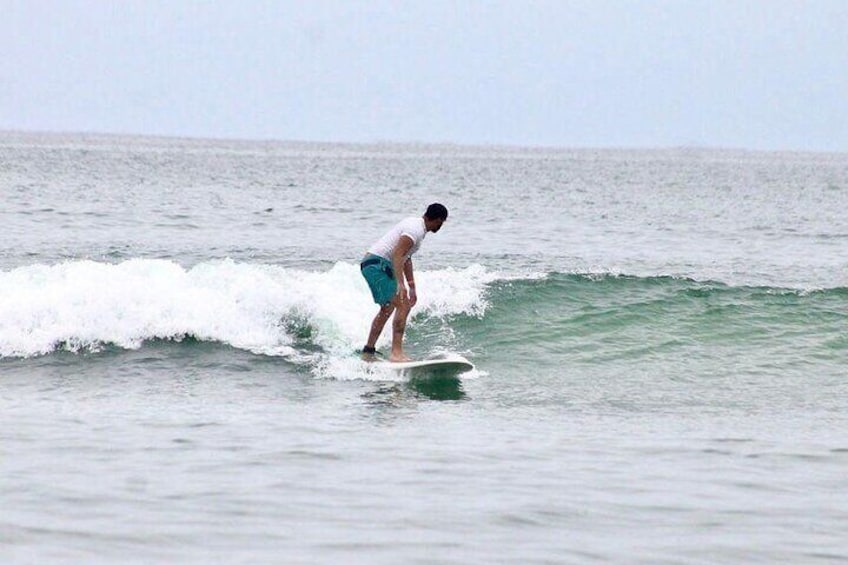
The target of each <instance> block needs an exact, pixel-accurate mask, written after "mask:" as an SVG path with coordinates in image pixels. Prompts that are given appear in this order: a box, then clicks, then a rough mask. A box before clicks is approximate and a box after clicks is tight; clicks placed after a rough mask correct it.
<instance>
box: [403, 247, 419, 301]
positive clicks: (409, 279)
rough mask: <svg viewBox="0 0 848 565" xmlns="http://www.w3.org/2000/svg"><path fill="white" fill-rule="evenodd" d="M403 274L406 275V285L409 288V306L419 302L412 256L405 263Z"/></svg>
mask: <svg viewBox="0 0 848 565" xmlns="http://www.w3.org/2000/svg"><path fill="white" fill-rule="evenodd" d="M403 276H404V277H406V286H407V287H408V288H409V306H410V307H412V306H415V303H416V302H418V293H417V292H416V291H415V273H414V272H413V270H412V258H411V257H410V258H409V259H407V260H406V263H404V264H403Z"/></svg>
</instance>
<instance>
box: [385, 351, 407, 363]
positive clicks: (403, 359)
mask: <svg viewBox="0 0 848 565" xmlns="http://www.w3.org/2000/svg"><path fill="white" fill-rule="evenodd" d="M389 361H391V362H392V363H404V362H406V361H412V358H411V357H407V356H406V355H404V354H403V353H401V354H399V355H395V354H394V353H392V354H391V355H389Z"/></svg>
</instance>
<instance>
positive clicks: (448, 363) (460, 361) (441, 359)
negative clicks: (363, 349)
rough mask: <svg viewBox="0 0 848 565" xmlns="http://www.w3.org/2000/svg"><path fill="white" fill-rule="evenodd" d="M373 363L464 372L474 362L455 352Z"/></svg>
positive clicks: (399, 369) (400, 369) (386, 365)
mask: <svg viewBox="0 0 848 565" xmlns="http://www.w3.org/2000/svg"><path fill="white" fill-rule="evenodd" d="M374 363H376V364H377V365H378V366H379V367H381V368H382V367H386V368H388V369H393V370H395V371H409V370H412V369H433V370H445V371H453V372H457V373H465V372H466V371H470V370H472V369H473V368H474V364H473V363H472V362H471V361H469V360H468V359H466V358H465V357H463V356H462V355H457V354H455V353H450V354H446V355H439V356H437V357H430V358H428V359H418V360H413V361H401V362H397V363H395V362H392V361H383V360H380V361H375V362H374Z"/></svg>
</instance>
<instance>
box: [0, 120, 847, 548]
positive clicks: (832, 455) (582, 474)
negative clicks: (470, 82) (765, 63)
mask: <svg viewBox="0 0 848 565" xmlns="http://www.w3.org/2000/svg"><path fill="white" fill-rule="evenodd" d="M434 201H439V202H442V203H444V204H445V205H446V206H447V207H448V208H449V210H450V217H449V219H448V221H447V222H446V223H445V226H444V228H443V229H442V230H441V231H440V232H439V233H437V234H433V233H431V234H428V236H427V238H426V240H425V241H424V244H423V246H422V248H421V250H420V252H419V253H418V254H417V255H416V256H415V259H414V264H415V273H416V280H417V282H418V285H417V287H418V290H419V303H418V305H417V306H416V308H415V310H414V312H413V316H412V319H411V320H410V323H409V327H408V331H407V350H408V352H409V353H410V354H411V355H413V356H415V357H423V356H427V355H430V354H434V353H439V352H446V351H450V352H456V353H459V354H461V355H464V356H465V357H467V358H468V359H470V360H471V361H472V362H473V363H474V364H475V365H476V369H475V370H474V371H472V372H470V373H465V374H462V375H459V376H454V375H443V374H433V375H424V376H421V375H417V376H415V377H412V378H410V377H406V376H402V375H398V374H397V373H395V372H392V371H382V372H381V371H374V370H372V369H370V368H369V367H368V366H367V365H365V364H363V363H361V362H360V361H358V359H357V358H356V356H355V354H354V352H355V350H356V349H357V348H360V347H361V346H362V345H363V344H364V341H365V337H366V335H367V332H368V327H369V324H370V321H371V318H372V317H373V315H374V313H375V312H376V307H375V306H374V304H373V303H371V301H370V297H369V293H368V289H367V287H366V286H365V283H364V281H363V279H362V278H361V276H360V274H359V270H358V262H359V260H360V258H361V257H362V255H363V253H364V251H365V249H366V248H367V247H368V245H369V244H370V243H372V242H373V241H374V240H376V239H377V238H378V237H379V236H381V235H382V233H383V232H384V231H386V230H387V229H389V228H390V227H391V226H392V225H393V224H394V223H395V222H397V221H398V220H400V219H401V218H403V217H406V216H417V215H420V214H422V213H423V211H424V209H425V208H426V206H427V204H429V203H430V202H434ZM846 209H848V155H846V154H815V153H758V152H747V151H738V150H733V151H731V150H707V149H690V148H680V149H669V150H644V151H631V150H566V149H562V150H560V149H543V148H496V147H462V146H452V145H438V146H430V145H342V144H303V143H281V142H250V141H222V140H186V139H165V138H138V137H117V136H94V135H67V134H66V135H56V134H50V135H48V134H24V133H3V134H0V225H2V231H0V233H2V238H0V560H2V561H3V562H4V563H9V562H22V563H30V562H32V563H35V562H39V563H40V562H57V563H62V562H69V563H71V562H73V563H79V562H86V563H97V562H115V561H120V562H146V563H147V562H169V563H170V562H193V563H207V562H210V561H213V562H226V563H237V562H251V563H255V562H279V563H336V562H344V563H434V562H438V563H469V562H478V563H487V562H515V563H553V562H556V563H560V562H565V563H582V562H650V563H654V562H672V563H673V562H775V561H782V562H787V561H791V562H816V561H820V562H827V561H842V560H846V559H848V541H846V540H848V379H846V377H848V370H846V366H847V365H848V267H847V266H846V265H848V259H846V258H848V214H846V213H845V210H846ZM388 339H389V336H388V330H387V331H386V332H385V334H384V335H383V337H382V339H381V341H380V342H379V344H378V345H379V347H380V348H382V349H385V348H386V347H387V346H388Z"/></svg>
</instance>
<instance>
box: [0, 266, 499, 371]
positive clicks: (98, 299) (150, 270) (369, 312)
mask: <svg viewBox="0 0 848 565" xmlns="http://www.w3.org/2000/svg"><path fill="white" fill-rule="evenodd" d="M497 278H498V276H497V275H496V274H494V273H490V272H488V271H486V270H485V269H484V268H483V267H481V266H479V265H474V266H470V267H468V268H466V269H445V270H439V271H420V272H417V273H416V280H417V283H418V285H417V286H418V290H419V295H420V299H419V304H418V306H416V310H415V312H417V313H425V312H426V313H428V314H430V315H436V316H446V315H452V314H459V313H464V314H468V315H478V316H479V315H482V313H483V312H484V311H485V309H486V306H487V305H486V302H485V298H484V293H485V292H484V291H485V286H486V284H487V283H489V282H491V281H493V280H496V279H497ZM375 313H376V306H375V305H374V303H373V302H372V301H371V297H370V294H369V292H368V288H367V286H366V284H365V282H364V280H363V279H362V277H361V276H360V274H359V268H358V266H357V265H353V264H347V263H337V264H336V265H334V266H333V267H332V268H331V269H329V270H328V271H305V270H297V269H287V268H283V267H280V266H275V265H263V264H250V263H236V262H234V261H231V260H223V261H213V262H206V263H201V264H199V265H196V266H194V267H193V268H190V269H185V268H183V267H182V266H180V265H178V264H177V263H174V262H172V261H166V260H150V259H134V260H129V261H126V262H123V263H119V264H110V263H98V262H93V261H72V262H66V263H62V264H57V265H32V266H27V267H20V268H17V269H14V270H11V271H7V272H2V273H0V355H1V356H4V357H9V356H22V357H27V356H34V355H42V354H47V353H50V352H52V351H55V350H56V349H68V350H71V351H81V350H87V349H95V350H96V349H97V348H99V347H101V346H102V345H103V344H114V345H117V346H119V347H123V348H138V347H140V346H141V345H142V344H143V343H144V342H145V341H147V340H153V339H182V338H183V337H185V336H193V337H195V338H196V339H199V340H204V341H216V342H221V343H224V344H228V345H230V346H233V347H236V348H240V349H245V350H248V351H251V352H254V353H258V354H265V355H280V356H290V357H295V358H297V357H298V356H303V355H305V356H307V357H309V355H308V354H303V353H302V352H299V351H298V350H297V348H296V347H295V341H296V338H295V336H292V335H290V334H289V333H288V331H287V323H288V322H290V321H292V320H303V321H304V322H305V323H306V324H308V326H309V328H310V330H311V336H310V337H309V339H310V341H311V342H312V343H313V344H314V345H316V346H318V347H319V348H320V349H321V350H322V351H323V353H322V354H320V357H321V359H317V358H315V356H313V357H312V362H314V363H315V364H316V365H321V366H323V367H324V368H326V367H328V366H333V365H334V364H335V365H338V368H337V369H330V370H329V371H328V372H327V371H324V372H323V374H329V375H333V376H338V375H346V374H357V371H350V370H349V369H350V367H347V366H346V365H345V360H346V358H348V357H350V355H351V351H353V350H354V349H355V348H357V347H360V346H361V345H362V343H364V340H365V337H366V335H367V332H368V328H369V325H370V323H371V319H372V318H373V316H374V314H375ZM412 323H414V320H413V322H412ZM388 333H389V332H388V331H386V332H384V336H383V338H382V340H381V345H385V343H386V340H387V339H388ZM354 361H356V360H355V359H354ZM322 371H323V369H322Z"/></svg>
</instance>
